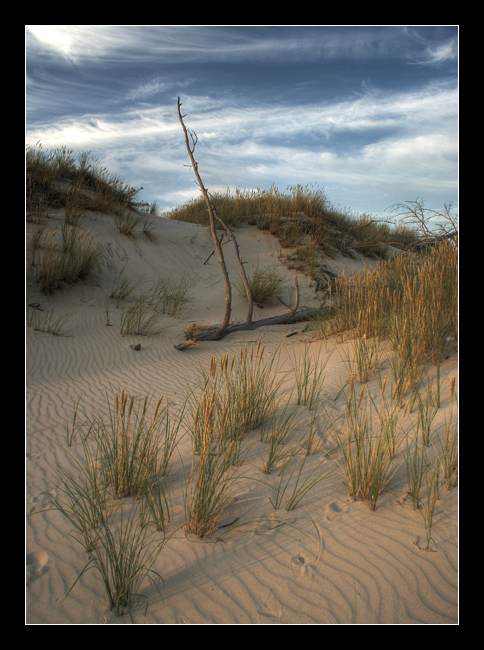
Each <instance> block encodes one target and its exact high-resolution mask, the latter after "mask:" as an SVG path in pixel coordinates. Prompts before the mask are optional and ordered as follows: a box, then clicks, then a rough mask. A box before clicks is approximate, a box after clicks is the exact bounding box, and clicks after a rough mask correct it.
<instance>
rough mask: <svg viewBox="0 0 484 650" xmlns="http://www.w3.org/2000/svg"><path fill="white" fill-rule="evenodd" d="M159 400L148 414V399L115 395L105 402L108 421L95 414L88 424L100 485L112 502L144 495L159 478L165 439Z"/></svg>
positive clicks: (163, 407) (116, 393) (161, 399)
mask: <svg viewBox="0 0 484 650" xmlns="http://www.w3.org/2000/svg"><path fill="white" fill-rule="evenodd" d="M162 402H163V397H161V398H160V399H159V400H158V402H157V404H156V407H155V409H154V413H153V414H152V415H151V414H150V412H149V411H150V398H149V396H145V398H144V399H137V398H136V396H135V395H131V396H129V395H128V393H127V392H125V391H124V390H121V392H114V394H113V397H112V400H109V399H108V400H107V403H108V417H107V419H106V418H105V417H104V416H103V415H102V414H100V413H95V414H94V416H93V417H92V419H91V422H90V429H89V431H90V433H89V436H90V439H92V440H94V442H95V444H96V447H97V450H98V458H99V472H100V474H101V476H102V479H103V484H105V485H106V486H110V488H111V489H112V494H113V496H114V498H116V499H119V498H121V497H134V498H139V497H140V496H142V495H144V494H145V493H146V492H147V491H148V490H149V489H150V486H151V485H152V483H155V482H156V481H157V479H158V477H159V476H160V474H161V465H160V453H161V449H162V447H163V440H164V436H165V431H166V429H165V418H164V410H165V408H166V407H165V406H164V405H163V403H162Z"/></svg>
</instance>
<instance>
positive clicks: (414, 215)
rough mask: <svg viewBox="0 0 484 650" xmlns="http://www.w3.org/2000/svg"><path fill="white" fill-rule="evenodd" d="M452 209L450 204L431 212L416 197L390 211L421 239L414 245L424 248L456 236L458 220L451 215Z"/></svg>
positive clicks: (398, 204) (455, 216)
mask: <svg viewBox="0 0 484 650" xmlns="http://www.w3.org/2000/svg"><path fill="white" fill-rule="evenodd" d="M452 208H453V204H452V203H445V204H444V207H443V210H442V211H441V212H439V211H437V210H432V209H430V208H426V207H425V205H424V202H423V200H422V199H419V198H418V197H417V198H416V199H415V200H414V201H406V202H405V203H397V204H396V205H394V206H392V211H393V212H394V213H395V214H397V215H398V216H399V217H400V220H401V221H402V222H403V223H405V224H407V225H410V226H412V228H414V229H415V231H416V232H417V235H418V236H419V237H420V238H421V239H420V240H419V241H418V242H416V243H415V245H416V246H417V248H424V247H426V246H431V245H433V244H434V243H436V242H439V241H442V240H443V239H453V238H454V237H457V236H458V218H457V215H455V214H453V211H452ZM432 220H435V221H432Z"/></svg>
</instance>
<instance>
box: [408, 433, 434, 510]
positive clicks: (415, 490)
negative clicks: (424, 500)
mask: <svg viewBox="0 0 484 650" xmlns="http://www.w3.org/2000/svg"><path fill="white" fill-rule="evenodd" d="M428 464H429V463H428V460H427V455H426V445H424V444H421V442H420V441H419V436H418V432H417V433H416V434H414V435H413V437H410V436H409V435H407V440H406V451H405V465H406V470H407V485H408V494H409V495H410V498H411V499H412V504H413V507H414V509H415V510H416V509H418V508H419V507H420V493H421V490H422V485H423V483H424V480H425V475H426V472H427V469H428Z"/></svg>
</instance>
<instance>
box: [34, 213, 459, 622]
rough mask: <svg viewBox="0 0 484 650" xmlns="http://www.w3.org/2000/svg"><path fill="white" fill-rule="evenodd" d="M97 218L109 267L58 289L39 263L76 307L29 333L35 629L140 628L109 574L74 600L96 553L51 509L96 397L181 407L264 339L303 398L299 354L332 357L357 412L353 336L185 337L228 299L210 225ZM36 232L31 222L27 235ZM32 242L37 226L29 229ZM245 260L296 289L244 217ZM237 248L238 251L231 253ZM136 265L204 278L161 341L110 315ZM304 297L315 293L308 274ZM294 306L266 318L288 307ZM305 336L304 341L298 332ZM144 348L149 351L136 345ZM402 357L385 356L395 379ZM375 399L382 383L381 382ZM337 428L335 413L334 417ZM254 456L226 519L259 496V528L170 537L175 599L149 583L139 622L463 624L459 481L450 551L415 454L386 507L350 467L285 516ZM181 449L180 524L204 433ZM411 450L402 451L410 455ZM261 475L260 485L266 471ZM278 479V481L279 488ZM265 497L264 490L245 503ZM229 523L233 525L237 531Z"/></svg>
mask: <svg viewBox="0 0 484 650" xmlns="http://www.w3.org/2000/svg"><path fill="white" fill-rule="evenodd" d="M83 225H84V227H86V228H88V229H90V230H91V232H95V233H97V241H98V243H99V244H100V245H101V246H102V247H103V250H104V258H103V259H104V261H103V263H102V265H101V266H100V268H99V270H98V272H97V273H96V275H95V277H94V278H93V279H91V280H90V281H88V282H86V283H78V284H76V285H75V286H73V287H71V288H69V289H66V290H63V291H61V292H57V293H56V294H55V295H52V296H48V297H47V296H44V295H43V294H42V293H40V292H39V291H38V289H37V287H36V284H35V282H34V280H33V278H32V272H33V270H32V269H31V268H29V267H28V268H27V303H32V302H35V303H40V305H41V308H42V309H44V310H48V309H52V308H55V309H56V312H58V313H61V312H63V311H65V312H69V313H71V314H73V317H72V320H71V321H70V322H69V324H68V325H67V326H66V328H65V330H64V332H63V334H62V335H61V336H52V335H51V334H48V333H42V332H37V331H34V329H33V328H31V327H27V330H26V361H27V369H26V448H25V451H26V508H27V514H28V515H29V516H28V518H27V520H26V554H27V555H26V575H27V586H26V622H27V623H28V624H102V623H108V624H124V623H129V622H130V619H129V617H128V616H123V617H118V616H117V615H116V614H115V613H114V612H112V611H110V610H109V608H108V603H107V600H106V596H105V593H104V591H103V585H102V582H101V580H100V578H99V576H98V574H97V573H96V572H95V571H89V572H87V573H86V574H85V575H84V576H83V577H82V579H81V580H80V581H79V582H78V583H77V585H76V586H75V587H74V589H73V591H72V592H71V593H70V594H69V596H68V597H67V598H66V597H65V595H66V592H67V591H68V589H69V588H70V586H71V585H72V583H73V582H74V580H75V579H76V577H77V576H78V574H79V572H80V571H81V570H82V568H83V566H84V565H85V563H86V561H87V560H86V555H85V553H84V552H83V550H82V549H81V547H80V546H79V545H77V544H76V542H75V541H74V540H73V539H72V538H71V537H70V535H69V525H68V523H67V522H66V520H65V519H64V518H63V517H62V515H61V514H60V513H59V512H58V511H56V510H51V509H49V505H50V503H51V499H52V496H53V495H55V494H56V487H55V485H54V484H53V481H55V474H54V468H55V466H56V464H60V465H61V466H62V467H65V468H71V469H72V471H74V463H73V460H72V458H71V456H70V454H76V453H78V452H79V450H80V445H78V444H77V445H76V444H74V445H73V446H72V447H70V448H67V446H66V423H67V422H68V421H69V420H70V417H71V413H72V409H73V404H74V402H75V401H76V400H78V399H79V398H81V403H82V405H83V406H84V407H85V408H87V409H94V408H99V409H103V408H105V404H106V397H105V392H106V390H108V391H109V390H110V387H112V386H114V387H116V389H121V388H124V389H125V390H126V391H127V392H129V393H130V394H131V393H136V394H138V395H146V394H147V393H149V392H153V394H154V395H156V397H158V396H159V395H160V394H163V395H165V396H166V398H167V399H170V400H172V401H173V402H175V403H176V402H178V403H181V402H182V401H183V398H184V395H185V394H186V389H187V387H190V386H193V385H194V382H195V381H196V380H197V379H198V378H199V376H200V371H199V369H200V367H204V368H208V367H209V364H210V359H211V357H212V356H213V355H215V356H221V355H223V354H225V353H228V354H229V355H232V354H234V353H237V352H238V351H239V349H240V347H241V346H243V345H245V344H249V345H250V344H251V343H252V342H253V341H257V339H258V338H259V337H261V338H262V341H263V343H264V344H265V346H266V347H265V355H266V358H267V359H268V358H270V356H271V355H274V354H276V352H278V353H279V354H280V359H279V366H278V368H279V371H280V372H281V375H280V376H281V379H283V384H282V386H281V391H282V392H283V393H284V394H287V395H289V394H290V392H291V389H293V388H294V377H293V375H291V374H290V373H289V374H288V375H284V372H285V371H288V370H290V369H291V368H292V364H291V359H294V358H300V356H301V355H302V354H303V353H304V350H305V349H307V348H308V346H309V350H310V353H311V354H314V355H316V354H317V353H318V351H321V354H322V355H323V356H324V358H326V356H328V355H329V361H328V364H327V367H326V379H325V384H324V390H323V393H322V398H323V404H324V405H326V407H327V408H328V409H329V408H330V409H332V413H333V414H335V415H336V416H337V415H341V414H342V413H343V411H344V404H343V402H342V400H341V399H339V400H336V401H335V397H336V396H337V395H338V393H339V391H340V389H341V387H342V385H343V384H344V383H345V382H346V381H347V379H348V369H347V365H346V363H345V361H344V358H345V352H344V351H345V350H346V349H347V347H346V345H347V344H346V343H342V342H340V341H337V340H331V341H326V342H321V341H319V342H314V340H313V339H312V338H311V334H310V333H308V332H302V330H303V329H304V327H305V325H304V323H300V324H296V325H284V326H273V327H265V328H261V329H258V330H257V331H255V332H239V333H234V334H232V335H230V336H228V337H226V338H224V339H223V340H222V341H219V342H204V343H199V344H198V345H197V346H194V347H191V348H189V349H187V350H186V351H184V352H179V351H177V350H175V348H174V345H175V344H177V343H181V342H183V340H184V336H183V328H184V327H185V326H186V325H187V324H189V323H190V322H192V321H197V322H201V323H213V322H219V321H220V320H221V318H222V316H223V309H224V300H225V293H224V286H223V282H222V279H221V274H220V269H219V266H218V263H217V260H216V257H215V256H213V257H212V258H211V259H210V261H209V262H208V263H207V264H204V261H205V260H206V259H207V257H208V256H209V255H210V253H211V252H212V250H213V244H212V241H211V238H210V234H209V232H208V231H207V229H206V228H201V227H197V226H195V225H192V224H185V223H179V222H173V221H167V220H164V219H157V220H156V224H155V234H156V238H157V240H156V242H150V241H148V240H147V239H146V238H145V236H144V235H142V234H141V235H139V236H138V237H137V238H136V239H135V240H131V239H129V238H127V237H125V236H122V235H120V234H119V233H118V231H117V230H116V228H115V227H114V226H113V223H112V221H111V220H110V218H108V217H106V216H102V215H94V214H92V215H90V216H87V217H85V218H84V221H83ZM29 230H31V227H30V225H29V224H28V226H27V231H29ZM28 237H29V235H28ZM237 237H238V241H239V244H240V248H241V253H242V256H243V259H244V260H245V261H247V266H248V268H250V267H255V266H256V265H257V264H260V265H261V266H272V265H274V264H277V265H278V266H279V267H280V271H281V273H283V274H284V275H285V276H286V277H287V280H288V287H291V288H292V286H293V283H294V273H293V272H292V271H289V270H287V269H286V268H285V267H284V266H282V265H281V264H280V263H279V261H278V251H279V246H278V244H277V242H276V241H275V240H274V239H273V238H272V237H271V236H269V235H268V234H265V233H263V232H261V231H259V230H257V229H256V228H253V227H248V226H243V227H241V228H239V229H238V230H237ZM226 248H227V249H228V246H227V247H226ZM227 256H228V265H229V272H230V275H231V278H236V277H238V272H237V270H236V265H235V261H234V260H233V255H232V254H231V251H228V250H227ZM126 261H127V262H128V264H127V267H126V269H127V271H126V272H128V273H129V274H130V276H131V277H133V278H141V277H143V276H144V277H146V278H147V279H148V278H149V279H154V278H156V277H158V276H159V275H163V276H171V277H173V278H179V277H181V275H182V274H186V277H187V279H188V282H189V286H190V301H189V302H188V303H187V305H186V308H185V310H184V312H183V314H182V316H181V317H180V318H171V317H169V316H164V319H163V325H164V330H163V332H162V333H161V334H160V335H158V336H152V337H146V336H127V337H123V336H121V335H120V333H119V323H120V318H121V312H122V309H123V307H121V308H119V309H116V308H115V306H114V304H112V305H111V313H110V323H111V326H110V327H108V326H107V325H106V320H107V318H106V299H107V296H108V295H109V292H110V290H111V287H112V282H113V279H114V277H115V274H116V272H118V271H119V270H120V269H121V268H122V266H123V265H124V264H125V262H126ZM328 263H329V264H333V266H334V268H337V269H338V270H341V267H342V265H344V264H350V263H351V264H353V265H355V262H350V260H349V259H348V258H342V259H339V260H335V261H331V260H328ZM301 285H302V287H303V292H302V293H303V296H304V295H305V296H306V298H307V300H310V299H312V296H313V292H314V290H313V288H312V287H311V286H310V285H309V282H308V281H307V280H306V279H301ZM283 310H284V308H283V307H282V305H281V304H280V303H279V302H278V301H274V302H273V303H272V304H271V305H270V306H268V307H266V308H265V309H263V310H261V309H259V308H257V307H256V310H255V318H261V317H266V316H269V315H273V314H276V313H281V311H283ZM245 311H246V306H245V302H244V300H242V299H241V298H240V297H239V296H238V295H237V294H236V293H235V292H234V309H233V320H234V321H236V320H239V319H243V318H244V317H245ZM294 330H298V331H299V332H300V333H298V334H297V335H296V336H292V337H290V338H286V335H287V334H288V333H289V332H291V331H294ZM137 343H141V346H142V347H141V349H140V350H139V351H135V350H134V349H133V347H134V345H135V344H137ZM386 371H388V367H387V366H386V365H385V363H383V366H382V369H381V373H382V375H385V372H386ZM456 375H457V358H456V357H455V356H453V357H451V358H449V359H448V360H446V361H445V362H444V364H443V366H442V376H443V377H450V376H456ZM368 385H369V387H370V390H371V391H372V394H374V395H375V397H378V395H379V388H378V385H377V382H376V380H375V379H371V380H370V382H369V384H368ZM442 404H443V405H442V408H441V410H440V412H439V415H438V417H437V419H436V422H435V424H436V426H440V425H441V424H442V422H443V418H444V417H445V412H446V408H447V407H448V397H447V390H446V389H445V391H444V399H443V403H442ZM310 417H311V413H310V412H309V411H307V410H304V409H303V410H302V412H301V416H300V420H299V424H300V431H302V432H304V430H306V429H307V427H308V422H309V418H310ZM321 422H322V424H321V429H320V431H321V432H322V431H323V428H324V418H322V419H321ZM248 442H250V443H252V444H251V445H250V448H249V449H248V453H247V457H246V458H245V461H244V464H243V466H242V469H243V473H244V475H245V476H248V477H249V478H247V479H245V480H244V481H242V482H241V485H240V489H241V490H242V491H243V492H244V493H245V497H242V495H241V496H240V497H239V499H238V501H236V502H234V504H233V506H231V508H230V509H229V511H228V512H227V513H226V515H225V516H224V520H223V523H229V522H230V521H232V520H233V519H234V518H235V517H237V516H242V515H243V514H244V513H245V512H246V511H247V509H248V507H249V506H251V508H252V509H251V511H250V516H251V517H255V516H256V515H257V516H259V517H260V518H259V520H258V523H256V524H254V525H251V526H247V527H244V528H239V529H236V530H235V531H234V532H233V534H231V535H230V536H228V537H226V538H225V539H224V541H216V542H213V541H211V542H210V541H209V542H203V541H199V540H197V539H193V538H192V537H190V538H186V537H185V536H184V535H183V532H181V531H179V532H178V533H177V534H176V535H175V536H174V537H173V538H172V539H171V540H170V541H169V542H168V543H167V545H166V546H165V548H164V549H163V550H162V552H161V554H160V556H159V557H158V560H157V562H156V565H155V567H154V568H155V569H156V570H157V571H158V572H159V573H160V574H161V575H162V577H163V580H164V585H163V589H162V599H160V597H159V595H158V594H157V592H156V590H155V589H154V588H153V587H152V586H150V585H149V584H146V588H145V590H144V592H143V593H144V595H146V596H148V597H149V608H148V611H147V613H146V614H145V611H144V602H142V603H140V605H139V606H138V607H135V611H134V620H135V622H136V623H138V624H348V623H355V622H356V623H359V624H422V623H423V624H431V623H436V624H452V623H457V622H458V610H457V607H458V592H457V587H458V572H457V570H458V546H457V541H458V529H457V520H458V514H457V512H458V511H457V505H458V492H457V489H454V490H451V491H444V493H443V495H442V498H441V499H440V500H439V502H438V505H437V511H436V515H435V523H434V528H433V538H434V540H435V543H436V546H435V551H436V552H429V551H425V550H421V549H420V548H418V547H417V545H416V544H415V541H416V540H417V538H419V536H420V540H422V539H423V538H424V537H425V529H424V526H423V519H422V517H421V514H420V512H418V511H415V510H413V508H412V507H411V505H410V503H409V500H408V499H407V498H406V492H407V485H406V479H405V466H404V465H403V464H400V465H399V467H398V470H397V472H396V474H395V475H394V477H393V479H392V481H391V483H390V485H389V486H388V489H387V490H386V491H385V492H384V493H382V495H381V496H380V499H379V501H378V507H377V510H376V511H374V512H372V511H370V509H369V508H368V506H367V505H366V504H365V503H362V502H355V501H353V500H351V499H349V498H348V495H347V490H346V486H345V484H344V480H343V477H342V475H341V473H340V472H339V471H338V470H336V471H334V472H333V473H332V474H330V475H329V476H327V477H326V478H325V479H324V480H323V481H321V482H320V483H319V484H318V485H317V486H316V487H315V488H314V489H313V490H312V491H310V492H309V493H308V494H307V496H306V497H305V499H303V500H302V501H301V502H300V504H299V505H298V506H297V507H296V509H294V510H293V511H291V512H287V511H286V510H285V509H284V507H281V508H280V509H279V510H277V511H276V510H274V508H273V507H272V505H271V502H270V500H269V498H270V497H273V496H274V489H275V486H276V485H277V484H278V481H279V477H278V476H270V475H266V474H264V473H263V471H262V465H263V461H264V454H266V449H267V447H266V446H265V445H264V443H261V442H260V440H259V435H258V432H252V433H251V434H249V436H248ZM330 447H332V444H331V442H330V440H326V442H325V443H324V445H323V449H322V451H321V452H320V453H318V454H315V455H314V456H310V457H309V459H308V463H307V468H308V471H310V470H312V469H315V468H316V467H317V466H318V465H319V463H321V461H324V463H325V465H324V467H325V468H326V467H327V468H328V469H329V468H332V467H333V466H335V464H336V461H335V460H333V459H331V458H330V457H325V456H324V450H327V449H329V448H330ZM179 452H180V455H179V457H178V456H177V458H176V459H175V461H174V464H173V467H172V473H171V475H170V477H169V485H170V496H171V500H172V506H173V518H172V526H173V527H176V526H182V524H183V513H184V510H183V487H184V484H185V479H184V471H183V467H184V465H186V466H188V465H189V463H190V457H191V442H190V439H189V436H185V437H184V438H182V439H181V441H180V443H179ZM400 461H401V457H400V458H399V462H400ZM251 478H252V479H253V480H251ZM263 481H265V483H264V482H263ZM245 499H250V500H245ZM221 532H222V529H221Z"/></svg>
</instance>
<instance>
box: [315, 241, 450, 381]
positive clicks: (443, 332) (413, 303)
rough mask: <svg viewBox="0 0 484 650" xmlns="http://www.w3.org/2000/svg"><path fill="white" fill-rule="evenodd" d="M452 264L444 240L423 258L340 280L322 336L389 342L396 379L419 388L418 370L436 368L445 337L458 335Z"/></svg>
mask: <svg viewBox="0 0 484 650" xmlns="http://www.w3.org/2000/svg"><path fill="white" fill-rule="evenodd" d="M457 262H458V253H457V248H456V247H455V246H454V245H453V244H452V243H451V242H449V241H446V240H444V241H442V242H441V243H440V244H439V245H438V246H435V247H434V248H433V249H432V250H431V251H430V252H428V253H426V254H424V255H415V254H409V255H397V256H395V257H393V258H391V259H390V260H387V261H384V262H379V263H378V264H377V265H376V267H375V268H374V269H368V268H367V269H366V270H364V271H362V272H359V273H355V274H353V275H352V276H351V277H346V276H345V275H342V276H340V278H339V279H338V281H337V283H336V288H335V291H334V292H333V293H332V296H331V308H330V310H329V313H328V314H327V315H326V316H325V320H324V324H322V325H321V326H320V329H321V332H323V331H324V334H325V335H328V334H331V333H335V332H341V331H348V330H354V331H355V332H356V333H357V335H358V336H359V337H363V336H366V338H367V339H371V338H374V337H377V338H379V339H385V338H386V339H388V340H389V341H390V343H391V346H392V349H393V352H394V360H393V366H394V369H395V375H396V376H398V377H399V378H401V379H402V380H405V381H406V382H408V383H409V384H410V385H411V386H416V385H418V383H419V381H420V379H421V373H422V368H423V367H424V366H425V365H426V364H428V363H434V364H439V363H440V361H441V359H442V355H443V352H444V349H445V336H447V335H448V333H449V332H452V333H453V334H454V335H456V332H457V288H458V276H457Z"/></svg>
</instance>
